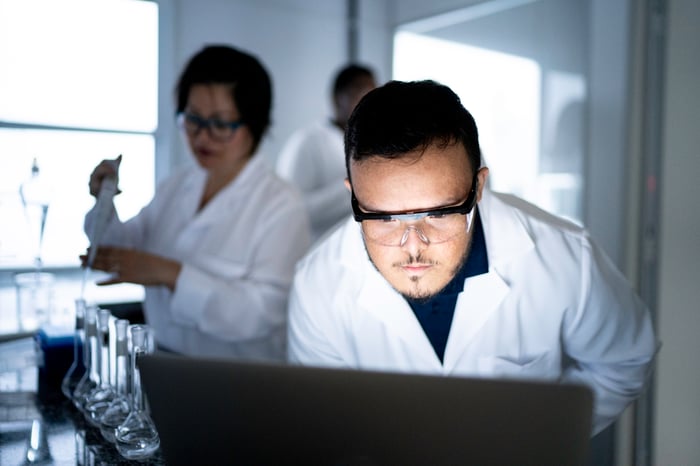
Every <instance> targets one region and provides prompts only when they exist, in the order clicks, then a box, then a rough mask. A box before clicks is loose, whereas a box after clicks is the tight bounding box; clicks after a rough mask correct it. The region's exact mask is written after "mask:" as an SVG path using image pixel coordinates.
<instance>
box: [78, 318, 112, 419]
mask: <svg viewBox="0 0 700 466" xmlns="http://www.w3.org/2000/svg"><path fill="white" fill-rule="evenodd" d="M111 317H112V312H111V311H110V310H109V309H100V310H99V311H98V312H97V342H98V345H99V351H98V352H97V355H98V358H97V367H98V372H99V382H98V386H97V387H95V388H93V389H92V390H90V392H89V393H88V394H87V396H86V397H85V402H84V403H83V414H84V415H85V420H86V421H88V423H90V425H92V426H93V427H99V426H100V422H99V420H100V417H101V416H102V413H104V412H105V410H106V409H107V407H108V406H109V404H110V403H111V402H112V399H113V398H114V396H115V392H114V389H113V388H112V384H111V380H110V367H111V366H110V361H109V360H110V354H109V352H110V351H109V348H110V342H109V339H110V331H109V321H110V319H111Z"/></svg>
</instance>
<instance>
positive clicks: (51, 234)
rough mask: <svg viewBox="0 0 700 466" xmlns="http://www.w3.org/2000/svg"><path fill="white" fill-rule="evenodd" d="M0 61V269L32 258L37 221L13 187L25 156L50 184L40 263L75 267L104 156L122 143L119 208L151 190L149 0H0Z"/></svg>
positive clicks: (153, 17) (133, 205)
mask: <svg viewBox="0 0 700 466" xmlns="http://www.w3.org/2000/svg"><path fill="white" fill-rule="evenodd" d="M0 70H1V71H0V221H1V222H2V228H0V269H21V268H27V267H32V266H33V263H34V261H33V260H34V258H35V252H36V247H35V243H37V242H36V241H34V238H38V236H39V235H38V234H37V233H36V231H38V230H37V228H32V227H31V223H32V218H33V215H32V213H31V212H32V211H33V210H32V209H31V208H28V207H26V206H25V205H24V204H23V203H22V198H21V196H20V186H21V185H22V183H23V182H25V181H26V180H27V179H28V178H30V176H31V169H32V162H33V160H36V161H37V163H38V167H39V173H40V175H41V176H42V178H45V179H46V182H47V184H48V185H50V186H51V196H50V204H49V208H48V211H47V216H46V221H45V224H44V235H43V248H42V251H41V259H42V262H43V265H44V266H45V267H48V268H50V267H78V266H79V265H80V262H79V259H78V256H79V255H80V254H82V253H84V252H85V249H86V248H87V246H88V241H87V238H86V236H85V234H84V233H83V219H84V216H85V214H86V213H87V211H88V210H89V209H90V208H91V207H92V206H93V205H94V199H93V198H92V197H91V196H90V194H89V192H88V179H89V176H90V173H91V172H92V170H93V169H94V167H95V166H96V165H97V164H98V163H99V162H100V161H101V160H102V159H108V158H115V157H117V156H118V155H119V154H122V163H121V166H120V175H121V179H120V188H121V189H122V191H123V192H122V194H120V195H119V196H117V198H116V205H117V210H118V212H119V215H120V217H121V218H122V219H128V218H130V217H132V216H133V215H135V214H137V213H138V211H139V210H140V208H141V207H143V206H144V205H146V204H147V203H148V202H149V201H150V199H151V198H152V196H153V192H154V185H155V137H154V133H155V131H156V129H157V124H158V4H157V3H156V2H154V1H144V0H100V1H94V0H89V1H88V0H61V1H54V0H0ZM39 210H40V209H39ZM39 217H40V216H39ZM35 223H36V222H35ZM39 224H41V223H40V222H39Z"/></svg>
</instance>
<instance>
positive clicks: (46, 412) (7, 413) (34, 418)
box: [0, 340, 165, 466]
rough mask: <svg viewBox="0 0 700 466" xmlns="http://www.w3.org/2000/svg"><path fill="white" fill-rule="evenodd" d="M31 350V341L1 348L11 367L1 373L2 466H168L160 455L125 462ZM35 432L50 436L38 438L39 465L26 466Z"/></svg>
mask: <svg viewBox="0 0 700 466" xmlns="http://www.w3.org/2000/svg"><path fill="white" fill-rule="evenodd" d="M25 343H26V344H25ZM32 344H33V342H32V341H31V340H28V341H26V342H22V341H15V342H12V343H11V344H8V343H2V344H0V357H1V359H2V360H3V362H5V363H6V364H5V365H4V366H5V367H4V368H3V370H2V371H0V464H2V465H6V466H19V465H28V464H37V465H61V466H62V465H91V464H95V465H144V464H149V465H150V464H152V465H163V464H165V463H164V460H163V457H162V455H161V453H160V451H158V452H156V454H155V455H154V456H153V457H151V458H150V459H148V460H144V461H133V460H127V459H125V458H123V457H122V456H121V455H120V454H119V452H118V451H117V449H116V447H115V446H114V445H113V444H111V443H109V442H107V441H106V440H104V439H103V438H102V435H101V434H100V432H99V430H98V429H96V428H95V427H92V426H91V425H89V424H88V423H87V422H86V421H85V419H84V418H83V416H82V414H81V413H80V412H79V411H78V410H77V408H75V407H74V406H73V404H72V403H71V402H70V401H68V400H67V399H66V398H65V397H64V396H63V395H62V394H61V392H60V389H59V388H58V387H56V386H55V382H53V381H50V380H49V381H47V380H48V379H47V378H46V377H45V375H44V374H43V373H42V372H41V371H40V370H39V369H38V368H37V366H36V365H34V364H33V361H32V360H31V358H29V357H27V352H28V348H30V347H31V346H29V345H32ZM9 361H15V364H14V367H9V366H10V364H7V363H8V362H9ZM8 369H9V370H8ZM32 430H34V431H35V432H40V431H42V430H43V432H44V433H45V443H43V440H44V439H42V438H41V437H42V436H41V435H40V436H39V437H40V439H39V442H38V443H39V445H42V444H43V445H44V448H40V449H39V453H38V455H37V456H39V458H38V459H37V461H35V462H31V461H27V455H28V448H29V446H30V442H31V434H32ZM46 447H47V448H46ZM41 457H43V459H41Z"/></svg>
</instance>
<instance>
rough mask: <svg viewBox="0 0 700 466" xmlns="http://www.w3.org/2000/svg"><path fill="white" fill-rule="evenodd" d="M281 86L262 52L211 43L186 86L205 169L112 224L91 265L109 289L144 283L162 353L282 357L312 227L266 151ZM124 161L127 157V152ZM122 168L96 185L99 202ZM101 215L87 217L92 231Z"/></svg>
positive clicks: (107, 171) (170, 182)
mask: <svg viewBox="0 0 700 466" xmlns="http://www.w3.org/2000/svg"><path fill="white" fill-rule="evenodd" d="M271 100H272V95H271V83H270V79H269V77H268V74H267V72H266V71H265V69H264V68H263V66H262V65H261V64H260V63H259V62H258V60H257V59H256V58H254V57H253V56H251V55H249V54H247V53H244V52H242V51H239V50H236V49H234V48H231V47H228V46H208V47H205V48H204V49H202V50H201V51H200V52H199V53H197V54H196V55H195V56H194V57H193V58H192V59H191V60H190V62H189V63H188V64H187V66H186V68H185V69H184V71H183V73H182V75H181V76H180V79H179V82H178V85H177V121H178V124H179V126H180V128H181V129H182V131H183V133H184V135H185V137H186V139H187V142H188V145H189V148H190V150H191V152H192V154H193V156H194V159H195V161H196V164H195V165H194V166H192V167H187V168H184V169H181V170H180V171H178V172H177V173H175V174H174V175H173V176H171V177H170V178H169V179H167V180H166V181H165V182H163V183H162V184H161V185H160V186H159V187H158V189H157V190H156V194H155V197H154V198H153V200H152V201H151V203H150V204H148V205H147V206H146V207H144V208H143V210H142V211H141V212H140V213H139V214H138V215H137V216H136V217H134V218H132V219H130V220H128V221H126V222H121V221H120V219H119V218H118V216H117V214H116V211H115V210H114V207H113V204H112V206H111V218H110V223H109V226H108V228H107V231H106V232H105V234H104V237H103V239H102V241H101V242H100V247H99V248H98V250H97V254H96V257H95V259H94V263H93V264H92V267H93V268H94V269H97V270H103V271H107V272H110V273H112V274H113V275H112V278H111V279H109V280H107V281H105V282H104V284H112V283H122V282H130V283H137V284H142V285H144V286H145V287H146V293H145V302H144V313H145V317H146V321H147V323H148V324H150V325H151V326H152V327H153V328H154V330H155V335H156V341H157V343H158V345H160V346H161V347H162V348H165V349H169V350H172V351H175V352H179V353H184V354H188V355H211V356H223V357H233V358H245V359H272V360H281V359H283V358H284V355H285V334H286V321H287V319H286V306H287V296H288V291H289V286H290V284H291V279H292V276H293V270H294V265H295V263H296V261H297V260H298V259H299V258H300V257H301V256H302V255H303V253H304V252H305V251H306V250H307V248H308V246H309V242H310V231H309V222H308V218H307V214H306V212H305V210H304V206H303V203H302V201H301V199H300V196H299V195H298V193H297V191H296V190H294V189H293V188H292V187H291V186H289V185H288V184H286V183H285V182H284V181H282V180H281V179H279V178H278V177H277V176H276V175H275V174H274V171H273V170H272V168H271V167H269V166H268V165H267V164H266V162H265V160H264V159H263V157H262V156H260V155H256V149H257V148H258V146H259V144H260V141H261V139H262V137H263V135H264V134H265V131H266V130H267V128H268V126H269V122H270V108H271ZM125 156H126V155H125ZM114 174H115V169H114V164H113V163H109V161H103V162H102V163H101V164H100V165H98V166H97V167H96V168H95V170H94V172H93V174H92V176H91V178H90V192H91V193H92V194H93V195H97V193H98V192H99V190H100V186H101V183H102V180H103V178H104V177H105V176H109V175H114ZM94 210H95V209H93V210H92V211H91V212H89V213H88V214H87V216H86V231H88V232H89V231H90V229H91V226H92V223H93V222H94V220H95V219H94V217H95V212H94Z"/></svg>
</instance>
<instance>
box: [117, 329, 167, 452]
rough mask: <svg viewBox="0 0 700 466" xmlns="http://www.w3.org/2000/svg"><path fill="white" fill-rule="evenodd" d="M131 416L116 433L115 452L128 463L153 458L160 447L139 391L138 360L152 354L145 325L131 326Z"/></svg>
mask: <svg viewBox="0 0 700 466" xmlns="http://www.w3.org/2000/svg"><path fill="white" fill-rule="evenodd" d="M129 329H130V332H131V361H130V363H131V364H130V375H131V378H130V380H131V412H130V413H129V416H127V418H126V419H125V420H124V422H123V423H122V424H120V425H119V427H117V429H116V430H115V432H114V434H115V439H116V445H117V450H118V451H119V453H120V454H121V455H122V456H123V457H124V458H127V459H137V460H140V459H145V458H148V457H150V456H152V455H153V454H154V453H155V452H156V451H157V450H158V447H159V446H160V438H159V437H158V432H157V431H156V427H155V424H154V423H153V420H152V419H151V416H150V415H149V413H148V410H147V409H146V403H145V399H144V394H143V392H142V390H141V374H140V372H139V358H141V357H142V356H143V355H144V354H148V353H151V352H153V349H154V348H153V346H152V344H151V341H153V340H152V337H151V336H149V333H150V332H151V329H150V327H148V326H147V325H131V326H130V327H129Z"/></svg>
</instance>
